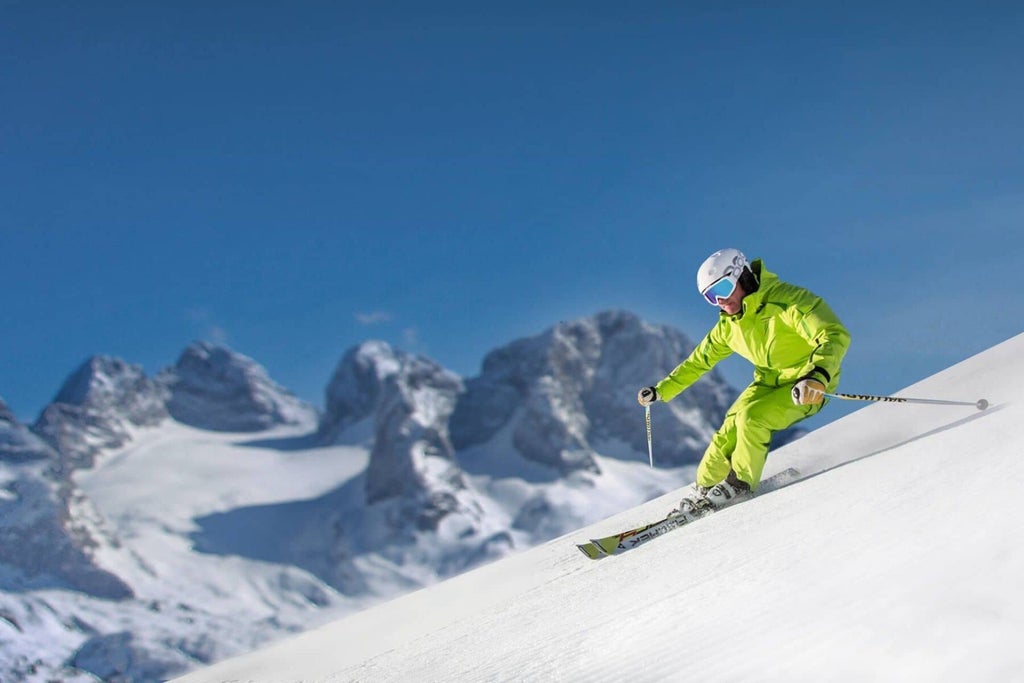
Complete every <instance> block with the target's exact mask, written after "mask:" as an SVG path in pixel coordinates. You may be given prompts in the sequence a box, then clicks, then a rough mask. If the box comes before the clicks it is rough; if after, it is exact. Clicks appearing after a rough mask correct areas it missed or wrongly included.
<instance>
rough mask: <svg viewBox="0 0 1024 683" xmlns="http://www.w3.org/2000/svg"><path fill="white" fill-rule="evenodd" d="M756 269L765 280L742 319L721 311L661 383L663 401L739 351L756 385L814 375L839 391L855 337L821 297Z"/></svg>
mask: <svg viewBox="0 0 1024 683" xmlns="http://www.w3.org/2000/svg"><path fill="white" fill-rule="evenodd" d="M750 269H751V270H752V271H753V273H754V275H755V276H757V277H758V280H759V281H760V286H759V287H758V289H757V291H756V292H752V293H750V294H747V295H746V296H745V297H744V298H743V308H742V310H741V311H740V312H739V313H737V314H736V315H727V314H726V313H724V312H723V313H721V314H720V317H719V320H718V324H717V325H715V326H714V327H713V328H712V329H711V331H710V332H708V334H707V336H705V337H704V339H703V340H702V341H701V342H700V344H698V345H697V348H695V349H694V350H693V353H691V354H690V356H689V357H688V358H687V359H686V360H684V361H683V362H682V363H680V364H679V366H678V367H677V368H676V369H675V370H673V371H672V372H671V373H670V374H669V376H668V377H666V378H665V379H663V380H661V382H659V383H658V384H657V386H656V387H655V388H656V389H657V391H658V397H659V398H660V399H661V400H662V401H671V400H672V399H673V398H675V397H676V396H678V395H679V394H680V393H682V392H683V391H684V390H685V389H687V388H688V387H690V386H691V385H692V384H693V383H694V382H696V381H697V380H698V379H700V377H701V376H702V375H703V374H704V373H706V372H707V371H708V370H710V369H711V368H713V367H714V366H715V365H716V364H717V363H718V362H719V361H721V360H723V359H725V358H727V357H728V356H729V355H731V354H733V353H738V354H739V355H741V356H743V357H744V358H746V359H747V360H749V361H750V362H751V363H753V364H754V384H762V385H767V386H782V385H784V384H791V383H794V382H796V381H797V380H799V379H801V378H802V377H806V376H807V375H810V374H811V373H814V374H815V375H817V376H819V378H820V379H821V380H822V381H823V382H824V383H825V386H826V387H827V388H828V390H829V391H835V387H836V386H837V385H838V384H839V370H840V364H841V363H842V360H843V356H845V355H846V350H847V348H848V347H849V346H850V333H849V332H847V330H846V328H845V327H844V326H843V324H842V323H841V322H840V321H839V318H838V317H836V314H835V313H833V312H832V309H831V308H829V306H828V304H826V303H825V301H824V300H823V299H822V298H821V297H820V296H817V295H815V294H813V293H811V292H809V291H808V290H806V289H803V288H802V287H797V286H795V285H791V284H789V283H787V282H783V281H781V280H779V278H778V276H777V275H775V274H774V273H770V272H768V271H767V270H765V268H764V265H763V263H762V261H761V260H760V259H758V260H755V261H754V262H753V263H751V267H750Z"/></svg>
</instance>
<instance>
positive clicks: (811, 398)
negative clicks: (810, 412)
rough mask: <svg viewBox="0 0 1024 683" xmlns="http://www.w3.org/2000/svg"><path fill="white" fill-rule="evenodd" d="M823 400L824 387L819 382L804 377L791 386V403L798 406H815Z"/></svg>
mask: <svg viewBox="0 0 1024 683" xmlns="http://www.w3.org/2000/svg"><path fill="white" fill-rule="evenodd" d="M824 400H825V385H824V384H822V383H821V380H817V379H815V378H813V377H805V378H804V379H802V380H800V381H799V382H797V383H796V384H794V385H793V403H795V404H797V405H798V406H816V405H818V404H820V403H821V402H822V401H824Z"/></svg>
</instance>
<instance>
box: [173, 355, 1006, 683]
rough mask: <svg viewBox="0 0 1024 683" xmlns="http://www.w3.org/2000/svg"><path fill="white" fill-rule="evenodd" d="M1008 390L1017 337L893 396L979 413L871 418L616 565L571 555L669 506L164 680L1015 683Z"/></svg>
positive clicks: (874, 412) (868, 410) (881, 412)
mask: <svg viewBox="0 0 1024 683" xmlns="http://www.w3.org/2000/svg"><path fill="white" fill-rule="evenodd" d="M1021 377H1024V335H1020V336H1017V337H1015V338H1013V339H1011V340H1009V341H1008V342H1006V343H1004V344H1001V345H999V346H997V347H994V348H992V349H990V350H989V351H987V352H985V353H983V354H980V355H978V356H975V357H974V358H971V359H969V360H967V361H965V362H963V363H961V364H959V365H957V366H954V367H952V368H950V369H948V370H946V371H945V372H943V373H940V374H938V375H936V376H934V377H931V378H929V379H928V380H925V381H923V382H921V383H919V384H917V385H914V386H912V387H908V388H907V389H906V390H904V391H902V392H899V393H900V394H901V395H905V396H916V397H927V398H942V399H954V400H969V401H974V400H977V399H979V398H986V399H987V400H988V401H989V402H990V404H991V407H989V408H988V409H987V410H985V411H979V410H977V409H975V408H972V407H951V406H930V405H909V404H888V403H886V404H872V405H869V406H867V407H865V408H864V409H863V410H860V411H857V412H855V413H853V414H851V415H849V416H848V417H846V418H844V419H842V420H839V421H837V422H834V423H832V424H830V425H828V426H826V427H824V428H822V429H819V430H818V431H816V432H813V433H811V434H810V435H808V436H807V437H805V438H803V439H801V440H799V441H796V442H794V443H791V444H789V445H787V446H785V447H784V448H782V449H779V450H777V451H775V452H774V453H773V454H772V456H771V457H770V459H769V464H768V468H767V469H766V472H765V476H770V475H771V474H772V473H773V472H776V471H778V470H781V469H783V468H786V467H796V468H797V469H799V470H800V471H801V474H802V478H801V479H800V480H798V481H796V482H795V483H792V484H790V485H788V486H786V487H784V488H782V489H779V490H776V491H772V492H770V493H766V494H764V495H762V496H759V497H757V498H755V499H754V500H751V501H749V502H746V503H744V504H742V505H740V506H737V507H735V508H730V509H727V510H725V511H722V512H720V513H718V514H716V515H713V516H712V517H709V518H707V519H704V520H701V521H699V522H698V523H696V524H693V525H691V526H687V527H684V528H682V529H679V530H677V531H674V532H672V533H670V534H667V535H665V536H663V537H661V538H659V539H656V540H655V541H653V542H651V543H648V544H646V545H644V546H641V547H640V548H637V549H635V550H633V551H631V552H628V553H626V554H624V555H621V556H617V557H612V558H606V559H603V560H598V561H592V560H589V559H587V558H586V557H584V556H583V555H582V554H581V553H580V552H579V551H578V550H577V549H576V547H575V544H576V543H577V542H581V541H585V540H587V539H588V538H591V537H597V536H601V535H606V534H609V533H612V532H615V531H620V530H622V529H625V528H628V527H630V526H635V525H637V524H639V523H642V522H645V521H651V520H653V519H655V518H658V517H660V516H661V515H662V514H663V513H664V512H666V511H667V510H668V509H669V508H671V507H672V505H673V504H674V502H675V495H674V494H669V495H665V496H662V497H660V498H657V499H655V500H653V501H651V502H649V503H646V504H644V505H642V506H640V507H636V508H634V509H630V510H627V511H625V512H622V513H620V514H617V515H615V516H613V517H610V518H608V519H605V520H604V521H602V522H600V523H598V524H595V525H593V526H590V527H588V528H585V529H580V530H579V531H577V532H574V533H571V534H569V535H567V536H565V537H562V538H559V539H556V540H554V541H551V542H549V543H546V544H544V545H541V546H538V547H535V548H533V549H531V550H528V551H525V552H522V553H520V554H517V555H514V556H512V557H509V558H507V559H504V560H501V561H498V562H496V563H493V564H490V565H488V566H485V567H482V568H480V569H477V570H475V571H472V572H469V573H466V574H463V575H461V576H458V577H455V578H453V579H450V580H448V581H445V582H442V583H439V584H436V585H434V586H431V587H428V588H425V589H423V590H420V591H418V592H416V593H412V594H409V595H407V596H405V597H402V598H399V599H396V600H393V601H391V602H388V603H385V604H382V605H378V606H376V607H374V608H371V609H368V610H366V611H363V612H360V613H357V614H354V615H352V616H349V617H346V618H344V619H342V620H340V621H337V622H335V623H331V624H328V625H326V626H322V627H320V628H318V629H316V630H313V631H309V632H307V633H305V634H302V635H299V636H295V637H293V638H290V639H288V640H285V641H281V642H278V643H276V644H274V645H271V646H269V647H267V648H266V649H263V650H261V651H257V652H254V653H251V654H249V655H245V656H242V657H238V658H235V659H231V660H227V661H224V662H221V663H219V664H216V665H214V666H212V667H209V668H207V669H204V670H200V671H197V672H194V673H192V674H190V675H188V676H185V677H184V678H181V679H179V680H181V681H182V682H187V683H200V682H206V681H260V682H270V681H304V682H306V683H312V682H314V681H332V682H333V681H415V680H421V681H426V680H430V681H467V680H487V681H494V680H589V681H603V680H607V681H622V680H631V681H644V680H682V679H686V678H690V677H694V676H696V677H701V678H703V677H705V676H706V675H712V677H713V679H714V680H716V681H820V680H843V681H846V680H848V681H861V680H894V681H896V680H899V681H908V680H916V681H918V680H919V681H960V680H992V681H995V680H999V681H1003V680H1024V650H1022V648H1021V647H1020V645H1021V643H1022V642H1024V641H1022V635H1024V583H1022V582H1021V580H1020V577H1022V576H1024V545H1022V544H1021V542H1020V540H1019V533H1018V531H1017V529H1018V525H1019V522H1018V520H1019V519H1020V518H1021V516H1022V514H1024V496H1022V495H1021V494H1022V493H1024V471H1022V468H1021V467H1020V459H1021V457H1022V456H1024V437H1022V431H1021V429H1020V425H1021V424H1022V423H1024V402H1022V401H1021V400H1020V398H1021V396H1020V394H1021V388H1020V378H1021ZM848 379H849V378H848ZM849 381H852V379H850V380H849ZM843 388H844V390H846V389H847V387H843ZM856 389H858V388H857V387H852V386H851V387H849V388H848V390H851V391H853V390H856ZM659 408H661V409H664V408H665V406H655V411H654V419H655V434H654V438H655V457H657V438H658V436H657V427H656V426H657V412H658V409H659Z"/></svg>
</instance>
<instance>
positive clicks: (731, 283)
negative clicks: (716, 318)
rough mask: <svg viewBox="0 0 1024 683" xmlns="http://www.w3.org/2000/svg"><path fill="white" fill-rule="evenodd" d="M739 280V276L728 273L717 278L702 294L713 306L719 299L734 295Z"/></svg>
mask: <svg viewBox="0 0 1024 683" xmlns="http://www.w3.org/2000/svg"><path fill="white" fill-rule="evenodd" d="M737 282H739V278H736V277H733V276H732V275H726V276H725V277H722V278H719V279H718V280H715V281H714V282H713V283H712V284H711V286H710V287H708V288H707V289H705V290H704V291H703V292H701V294H703V295H704V298H705V299H706V300H707V302H708V303H709V304H711V305H712V306H717V305H718V300H719V299H728V298H729V297H730V296H732V293H733V292H735V291H736V283H737Z"/></svg>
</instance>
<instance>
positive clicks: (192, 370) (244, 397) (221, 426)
mask: <svg viewBox="0 0 1024 683" xmlns="http://www.w3.org/2000/svg"><path fill="white" fill-rule="evenodd" d="M158 380H159V382H160V383H161V384H162V385H163V386H164V387H166V390H167V392H168V395H169V398H168V400H167V410H168V412H169V413H170V414H171V416H172V417H173V418H174V419H175V420H177V421H178V422H182V423H184V424H188V425H192V426H193V427H199V428H201V429H210V430H214V431H223V432H254V431H260V430H263V429H268V428H270V427H273V426H275V425H282V424H300V423H302V422H303V421H305V420H309V419H311V415H312V414H313V409H312V408H311V407H310V406H308V405H306V404H305V403H303V402H302V401H300V400H299V399H297V398H296V397H295V396H294V395H292V394H291V392H289V391H288V390H286V389H284V388H283V387H281V386H280V385H278V384H276V383H275V382H273V381H272V380H271V379H270V377H269V376H268V375H267V372H266V370H264V369H263V368H262V367H261V366H260V365H258V364H257V363H256V362H255V361H253V360H252V359H251V358H248V357H246V356H243V355H241V354H239V353H235V352H233V351H231V350H230V349H227V348H224V347H222V346H216V345H213V344H208V343H197V344H193V345H192V346H190V347H188V348H187V349H186V350H185V352H184V353H182V355H181V357H180V358H179V359H178V362H177V364H176V365H175V366H174V367H173V368H170V369H168V370H165V371H164V372H162V373H161V374H160V376H159V377H158Z"/></svg>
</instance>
